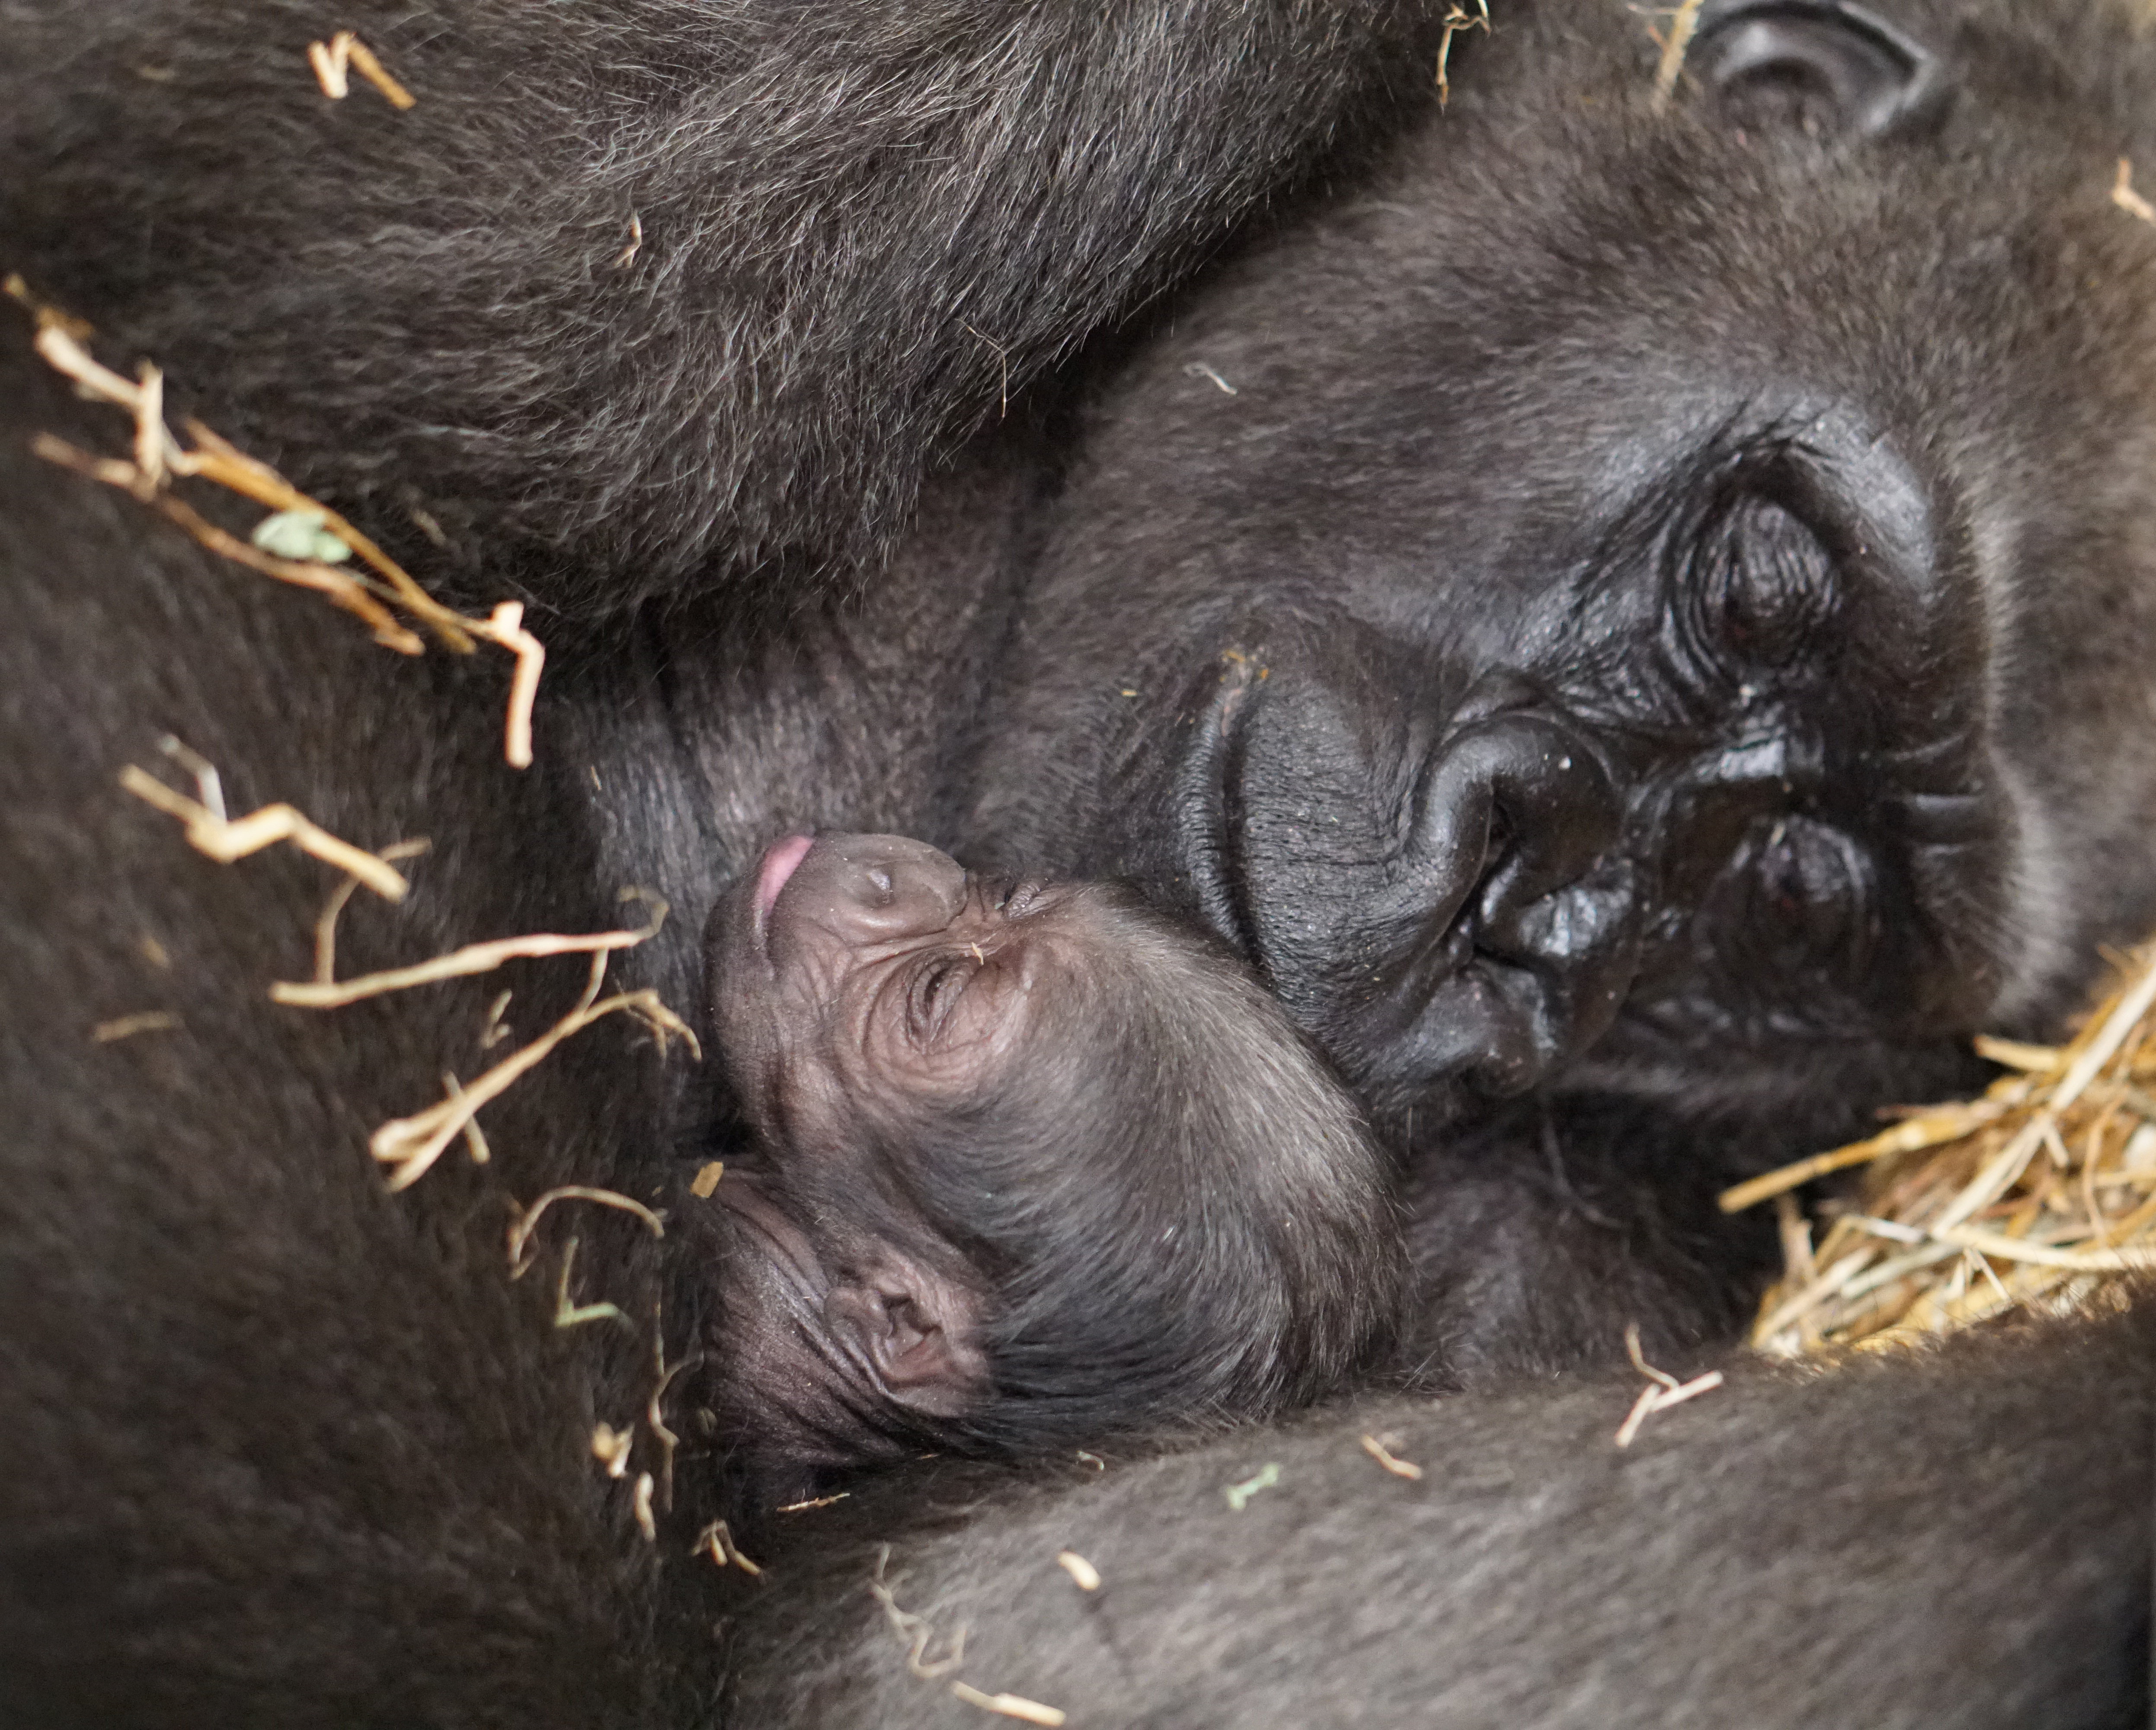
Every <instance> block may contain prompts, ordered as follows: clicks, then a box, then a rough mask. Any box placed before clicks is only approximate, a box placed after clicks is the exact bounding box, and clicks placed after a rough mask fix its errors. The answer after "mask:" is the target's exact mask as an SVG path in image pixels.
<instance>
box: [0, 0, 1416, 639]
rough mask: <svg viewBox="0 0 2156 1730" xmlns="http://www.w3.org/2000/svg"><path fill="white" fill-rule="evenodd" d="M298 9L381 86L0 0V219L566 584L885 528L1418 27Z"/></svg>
mask: <svg viewBox="0 0 2156 1730" xmlns="http://www.w3.org/2000/svg"><path fill="white" fill-rule="evenodd" d="M338 23H340V24H341V25H345V26H349V27H351V28H355V29H357V31H358V33H360V35H361V36H362V38H363V39H365V40H366V41H367V43H368V44H370V45H371V46H372V47H373V48H374V49H377V50H378V51H379V52H380V53H381V54H382V56H383V57H384V59H386V60H387V61H388V64H389V65H390V66H391V68H392V69H393V70H394V71H395V72H396V73H397V74H398V76H399V77H401V78H402V79H403V80H404V81H405V82H406V83H408V84H409V85H411V86H412V87H413V90H415V91H417V92H418V94H419V97H420V100H419V102H418V105H417V106H416V107H414V108H413V109H412V110H410V111H409V112H408V113H403V114H399V113H395V112H393V111H392V110H390V109H389V108H388V105H386V104H384V103H382V102H379V101H377V100H375V98H374V96H373V94H372V91H371V90H365V89H364V88H363V87H362V91H361V94H360V95H359V98H358V100H346V102H344V103H342V104H336V105H333V104H331V103H329V102H326V101H325V100H323V98H322V97H321V94H320V92H319V91H318V90H316V88H315V85H314V82H313V80H312V79H311V77H309V76H308V75H307V74H306V70H305V59H303V58H302V57H303V56H304V54H305V49H306V46H307V44H308V42H309V40H310V39H311V38H315V37H318V36H321V35H322V34H324V33H326V27H325V26H324V24H323V23H322V20H321V17H320V16H319V14H318V13H316V10H315V9H314V8H311V7H308V6H305V5H303V4H300V3H297V0H269V3H267V4H260V5H249V6H244V7H221V8H212V9H205V8H201V7H198V6H194V5H192V4H189V3H187V0H149V3H141V4H137V3H129V4H125V5H115V6H100V7H94V8H83V7H80V6H77V5H74V4H70V3H67V0H9V3H8V5H7V7H6V8H5V9H4V10H0V28H4V29H5V31H6V33H7V37H8V63H9V64H8V68H7V69H6V71H5V73H4V74H0V75H4V76H5V78H6V84H5V94H6V119H5V120H4V121H0V126H4V127H5V129H6V130H5V136H6V139H7V143H6V145H5V146H4V147H5V150H6V158H5V161H6V178H5V183H4V185H0V234H7V235H8V244H9V249H10V251H11V252H12V253H13V254H14V259H13V263H14V266H15V268H23V267H25V266H29V267H34V269H35V270H36V272H37V273H38V280H39V286H41V287H42V288H44V290H47V291H48V292H49V293H51V294H53V295H55V296H58V297H59V298H61V299H63V300H66V301H67V302H68V303H69V305H71V306H73V307H74V308H75V309H76V310H78V311H80V312H81V313H82V314H83V315H84V316H87V317H90V318H92V319H94V320H96V321H100V323H102V324H105V326H107V329H108V332H109V335H110V337H111V339H112V340H113V341H114V342H115V344H116V345H118V346H119V347H121V348H124V349H127V350H130V351H132V352H141V353H146V354H151V355H153V356H155V357H157V358H158V359H159V361H160V362H162V364H163V365H165V366H166V367H167V368H168V369H169V370H170V371H171V372H172V373H173V374H174V376H175V377H176V379H181V380H186V381H187V382H189V386H190V388H192V389H193V391H196V392H198V393H201V395H200V397H199V398H198V400H201V401H203V402H207V403H214V404H215V405H216V406H217V407H218V408H219V410H220V411H223V409H225V408H227V406H228V405H231V406H232V407H233V408H234V413H230V414H229V415H227V416H226V424H225V425H223V427H222V428H221V429H220V430H222V431H223V432H225V433H226V434H227V435H228V436H229V437H233V438H236V439H240V440H241V441H242V442H243V443H245V444H248V445H249V448H250V449H254V450H255V451H256V452H257V453H258V454H261V455H263V456H264V457H265V458H269V459H273V460H275V461H277V462H278V463H279V464H280V465H283V466H285V467H286V468H287V469H288V470H290V472H291V473H292V475H293V478H294V479H295V480H297V481H299V482H300V484H301V485H303V486H304V485H312V486H315V487H317V488H320V489H321V490H323V491H324V496H325V497H326V498H328V499H329V501H331V502H332V503H336V504H339V505H341V506H343V507H344V508H345V509H346V511H347V514H349V515H352V516H354V517H357V516H362V515H363V516H366V518H367V521H369V522H370V523H372V524H375V525H377V527H376V530H375V532H376V533H377V536H379V537H381V538H382V539H383V540H384V541H385V542H387V543H388V544H390V545H392V546H394V547H399V548H400V549H402V550H405V551H408V552H413V553H414V555H415V562H417V556H418V555H421V554H424V553H425V552H426V551H427V542H426V541H425V539H423V537H422V536H421V534H420V533H419V532H418V530H417V529H415V527H414V526H413V523H412V521H411V520H410V516H409V513H410V512H412V511H422V512H424V513H425V514H426V515H427V517H428V519H429V521H432V522H434V523H435V524H436V525H437V526H439V528H440V529H441V530H442V531H444V532H445V533H446V534H447V535H448V536H449V541H450V547H451V549H452V552H453V555H454V564H453V566H452V567H450V568H452V569H459V570H460V571H461V572H462V575H461V577H460V578H459V580H458V586H459V588H462V589H464V590H465V592H467V593H475V594H476V595H478V596H480V598H487V599H492V598H496V591H497V590H498V588H500V584H501V583H503V581H504V580H505V577H506V576H509V577H513V578H515V580H516V581H518V582H519V583H521V584H522V585H523V586H525V587H526V588H528V589H529V590H531V592H532V593H536V594H539V595H541V596H543V597H544V598H547V599H549V600H553V601H558V602H562V603H567V604H571V605H575V606H579V607H582V608H586V609H594V608H603V607H610V606H615V605H619V603H622V602H623V601H625V600H628V599H631V598H634V597H636V596H638V595H639V594H649V593H669V592H671V593H679V592H682V591H684V590H687V589H690V588H701V589H705V590H709V589H711V588H713V587H714V586H715V585H721V584H728V583H732V584H734V585H735V586H737V587H738V586H739V585H740V583H741V582H742V579H743V578H745V577H746V575H747V573H748V572H752V571H753V570H754V569H755V568H756V567H757V566H758V565H759V563H760V562H762V561H764V560H766V559H767V558H769V557H773V556H776V555H779V554H787V555H790V556H793V557H804V558H806V559H808V560H809V561H811V562H819V563H820V562H830V561H833V560H836V559H839V558H842V557H846V556H850V555H858V554H860V553H862V552H868V551H871V550H877V549H881V548H885V547H888V546H889V544H890V542H891V539H892V537H893V536H894V534H895V533H896V531H897V530H898V529H899V528H900V526H901V525H902V524H903V522H904V521H905V518H906V513H907V511H908V508H909V506H910V505H911V501H912V500H913V497H914V494H915V490H916V486H917V485H918V483H919V480H920V476H921V471H922V470H923V468H924V466H925V465H926V464H927V462H928V460H929V459H931V458H932V456H933V455H934V454H937V451H938V450H939V449H942V448H944V447H945V446H946V445H947V444H948V443H949V442H950V439H951V438H952V434H954V433H958V432H962V431H963V430H964V429H967V428H968V427H970V426H975V425H978V424H982V423H983V422H984V421H987V420H989V419H991V418H993V417H994V416H995V415H996V414H997V413H998V405H999V403H1002V402H1003V401H1004V400H1005V399H1006V398H1007V397H1008V395H1009V393H1010V392H1011V391H1014V390H1017V389H1019V388H1022V387H1023V386H1024V384H1025V383H1026V382H1027V381H1028V380H1029V379H1030V378H1032V377H1034V375H1035V374H1037V373H1038V372H1040V371H1041V370H1042V369H1043V367H1045V366H1046V365H1048V364H1049V363H1050V362H1053V361H1055V359H1056V358H1057V357H1059V356H1060V355H1062V354H1064V353H1065V352H1067V351H1069V350H1070V349H1071V348H1072V347H1075V345H1076V344H1078V343H1079V342H1081V341H1082V340H1083V339H1084V338H1085V337H1086V335H1087V334H1088V333H1089V332H1090V331H1093V330H1095V329H1096V328H1098V327H1100V326H1103V325H1105V324H1106V323H1108V322H1109V321H1111V320H1113V319H1114V318H1116V316H1119V315H1121V314H1123V313H1125V312H1127V311H1129V310H1131V309H1132V307H1133V306H1134V305H1137V304H1139V303H1141V302H1142V301H1143V300H1144V299H1145V298H1146V297H1147V296H1148V295H1152V294H1153V293H1155V292H1157V291H1158V290H1160V289H1162V288H1163V287H1164V286H1166V285H1168V283H1169V282H1171V281H1172V280H1174V279H1175V278H1176V277H1177V276H1178V275H1181V274H1183V273H1184V272H1186V271H1188V269H1189V268H1190V267H1191V266H1192V265H1193V264H1194V263H1196V262H1198V261H1199V260H1200V259H1203V258H1204V256H1205V255H1206V254H1207V253H1208V252H1209V251H1210V250H1213V249H1216V248H1217V247H1218V246H1219V244H1221V243H1222V241H1223V240H1224V239H1225V238H1226V236H1227V235H1228V234H1229V231H1230V230H1231V229H1232V228H1233V227H1234V226H1235V223H1237V222H1238V220H1239V219H1240V218H1242V217H1243V216H1244V215H1245V213H1248V212H1249V211H1250V209H1251V208H1253V207H1254V206H1255V205H1256V204H1258V203H1260V202H1262V201H1263V200H1265V199H1266V198H1270V196H1272V195H1273V194H1275V193H1277V192H1278V191H1279V190H1280V189H1281V187H1284V186H1286V185H1287V184H1289V183H1290V182H1293V181H1295V180H1296V179H1297V178H1298V177H1301V176H1302V175H1303V174H1305V173H1306V172H1307V171H1309V170H1310V169H1311V168H1312V167H1314V166H1315V165H1316V163H1317V161H1318V160H1319V158H1320V157H1321V155H1322V154H1323V153H1324V152H1325V151H1327V150H1328V149H1330V148H1332V147H1334V146H1338V145H1340V144H1342V142H1344V141H1346V138H1347V136H1348V135H1353V134H1355V133H1361V134H1363V135H1364V136H1373V135H1374V134H1376V133H1377V132H1378V131H1381V130H1382V129H1383V128H1384V127H1385V126H1387V125H1388V123H1389V122H1391V121H1395V120H1396V119H1397V117H1398V115H1399V110H1400V108H1401V106H1402V105H1403V104H1404V102H1409V101H1417V102H1419V101H1426V100H1428V98H1427V94H1426V90H1425V83H1426V81H1425V80H1424V77H1423V75H1422V69H1423V68H1424V66H1425V65H1426V64H1427V62H1428V56H1430V54H1434V53H1435V48H1436V44H1437V42H1438V40H1439V36H1440V27H1439V26H1438V24H1437V23H1436V21H1435V18H1434V17H1433V16H1432V9H1431V8H1426V7H1422V6H1417V5H1412V4H1409V3H1406V0H1351V3H1348V4H1344V5H1327V6H1324V7H1281V6H1276V5H1270V4H1265V3H1260V0H1214V3H1207V4H1202V5H1194V6H1189V7H1186V8H1178V9H1177V10H1175V11H1173V12H1163V11H1161V10H1160V9H1159V8H1154V7H1152V6H1148V5H1146V4H1142V3H1133V0H1116V3H1111V4H1108V5H1102V6H1060V5H1059V6H1047V7H1042V6H1034V5H1029V4H1024V3H1021V0H993V3H989V4H977V3H971V0H932V3H929V4H926V5H914V4H900V3H887V0H877V3H871V4H870V5H866V6H839V7H821V6H800V5H793V4H783V3H773V0H723V3H721V4H716V5H706V4H700V3H695V0H631V3H628V4H622V5H608V6H595V7H590V8H579V9H577V10H576V11H574V12H573V13H565V12H564V11H563V10H562V8H558V7H546V8H532V7H531V6H527V5H525V4H523V3H521V0H478V3H475V4H468V5H459V6H456V7H453V8H452V7H447V6H439V5H408V4H394V3H392V4H386V5H383V4H373V5H362V6H360V7H358V8H356V9H353V10H351V11H348V12H347V13H346V14H344V15H343V16H342V17H341V18H340V19H339V20H338ZM295 68H297V69H299V75H298V76H296V77H295V75H294V73H295ZM636 236H640V237H641V239H640V244H637V245H636V247H635V249H634V254H633V255H632V254H631V252H630V247H631V243H632V239H634V237H636ZM227 287H229V288H234V289H238V290H240V291H239V292H238V293H236V294H234V293H228V292H225V291H224V290H225V289H226V288H227ZM407 364H409V365H411V366H412V367H413V368H414V369H415V370H416V371H418V372H423V373H424V375H425V382H424V387H423V389H422V390H419V391H418V392H414V391H413V390H411V389H409V388H406V384H405V381H404V380H403V377H401V376H400V374H401V370H402V368H403V367H404V366H406V365H407ZM430 563H431V564H433V565H434V567H441V565H442V561H441V560H440V559H439V558H434V559H433V560H431V561H430Z"/></svg>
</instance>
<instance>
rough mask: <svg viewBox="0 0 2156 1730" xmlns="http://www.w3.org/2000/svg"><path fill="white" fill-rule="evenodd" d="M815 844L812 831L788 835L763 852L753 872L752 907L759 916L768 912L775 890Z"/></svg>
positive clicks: (783, 883)
mask: <svg viewBox="0 0 2156 1730" xmlns="http://www.w3.org/2000/svg"><path fill="white" fill-rule="evenodd" d="M815 844H816V838H815V837H814V835H788V837H787V838H786V839H784V840H783V841H780V842H778V843H777V844H774V845H773V847H772V849H771V850H770V851H769V852H767V853H766V854H765V855H763V863H762V865H761V866H759V867H758V868H757V874H756V911H757V916H758V917H759V918H764V917H767V916H769V914H770V912H771V909H772V906H773V903H775V902H776V901H778V892H779V891H781V890H783V888H785V887H786V885H787V880H788V879H789V878H791V877H792V876H793V873H794V872H795V870H798V868H799V866H800V864H801V861H802V860H804V859H806V858H808V855H809V851H810V850H811V849H813V848H814V846H815Z"/></svg>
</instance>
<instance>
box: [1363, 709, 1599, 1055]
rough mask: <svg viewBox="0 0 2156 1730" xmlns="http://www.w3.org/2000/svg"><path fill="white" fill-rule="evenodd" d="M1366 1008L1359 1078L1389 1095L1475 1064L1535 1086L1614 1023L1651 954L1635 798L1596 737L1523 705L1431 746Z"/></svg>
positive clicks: (1378, 928)
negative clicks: (1626, 824) (1624, 848)
mask: <svg viewBox="0 0 2156 1730" xmlns="http://www.w3.org/2000/svg"><path fill="white" fill-rule="evenodd" d="M1411 815H1412V823H1411V827H1410V829H1409V838H1408V844H1407V846H1406V848H1405V850H1404V854H1403V856H1402V858H1401V860H1400V862H1399V870H1398V871H1397V873H1396V875H1395V877H1394V881H1393V882H1392V883H1391V884H1390V885H1389V886H1388V889H1387V890H1386V891H1385V892H1383V893H1382V894H1379V895H1377V896H1373V897H1372V898H1371V900H1370V901H1369V902H1368V904H1367V906H1366V908H1365V910H1364V912H1365V917H1366V918H1367V920H1368V931H1369V935H1370V937H1371V939H1372V953H1371V955H1370V964H1369V965H1368V967H1367V968H1366V969H1365V979H1364V981H1363V989H1362V990H1361V991H1359V992H1357V993H1354V996H1355V997H1356V998H1359V999H1360V1002H1359V1004H1358V1005H1357V1006H1356V1007H1355V1008H1354V1009H1353V1010H1352V1011H1351V1014H1352V1016H1353V1022H1354V1024H1355V1034H1356V1036H1355V1037H1354V1038H1353V1040H1352V1041H1351V1045H1352V1048H1353V1049H1354V1050H1357V1051H1358V1053H1360V1054H1361V1055H1362V1057H1363V1061H1362V1063H1361V1064H1360V1065H1358V1067H1359V1068H1361V1069H1362V1070H1363V1071H1364V1072H1363V1075H1361V1076H1360V1077H1359V1078H1358V1079H1360V1080H1361V1081H1363V1084H1364V1085H1365V1086H1369V1087H1370V1088H1372V1089H1373V1091H1375V1092H1378V1093H1379V1094H1380V1095H1405V1096H1412V1095H1413V1094H1414V1093H1415V1092H1418V1091H1422V1090H1424V1089H1425V1088H1427V1087H1428V1086H1429V1085H1430V1083H1431V1082H1434V1081H1445V1080H1455V1079H1456V1080H1459V1081H1466V1082H1467V1083H1469V1084H1470V1085H1471V1086H1474V1087H1475V1088H1476V1090H1477V1091H1481V1092H1484V1093H1488V1094H1495V1095H1503V1094H1511V1093H1517V1092H1520V1091H1522V1090H1524V1089H1526V1088H1528V1087H1531V1086H1533V1085H1534V1084H1535V1083H1536V1082H1537V1081H1540V1080H1541V1079H1542V1078H1543V1076H1544V1075H1548V1073H1550V1071H1551V1070H1553V1069H1555V1068H1557V1067H1558V1066H1559V1065H1562V1064H1563V1063H1564V1062H1565V1061H1566V1060H1568V1059H1570V1058H1571V1057H1573V1055H1576V1054H1577V1053H1578V1052H1579V1051H1580V1050H1583V1049H1584V1048H1585V1046H1587V1045H1589V1043H1591V1042H1592V1041H1593V1040H1594V1039H1595V1038H1596V1037H1597V1036H1598V1035H1599V1034H1601V1033H1602V1032H1603V1031H1604V1029H1606V1028H1607V1027H1608V1026H1609V1022H1610V1019H1611V1018H1612V1017H1614V1015H1615V1014H1616V1012H1617V1009H1618V1005H1619V1004H1620V1003H1621V1002H1622V1000H1623V998H1624V995H1625V988H1627V986H1628V985H1629V984H1630V981H1631V978H1632V975H1633V973H1634V971H1635V968H1636V967H1637V965H1638V955H1639V932H1638V923H1639V917H1638V912H1639V910H1638V896H1636V895H1635V893H1634V885H1633V870H1632V867H1631V865H1630V862H1629V861H1628V860H1626V858H1625V856H1624V855H1623V854H1622V852H1621V850H1620V838H1621V832H1622V828H1623V817H1624V811H1623V802H1622V800H1621V799H1620V797H1619V795H1618V793H1617V792H1616V790H1615V788H1614V786H1613V784H1612V780H1611V776H1610V773H1609V770H1608V769H1607V768H1605V767H1604V764H1603V762H1602V761H1601V760H1600V758H1599V756H1598V755H1597V754H1596V753H1595V752H1594V751H1593V750H1592V749H1591V748H1589V745H1588V743H1587V741H1586V739H1585V737H1584V734H1583V733H1581V732H1578V731H1577V730H1576V729H1575V728H1573V726H1571V725H1570V724H1569V723H1568V722H1567V721H1563V720H1562V719H1560V718H1558V716H1554V715H1552V714H1549V713H1546V712H1537V711H1533V710H1527V711H1514V712H1510V713H1504V714H1500V715H1497V716H1493V717H1491V718H1490V719H1487V720H1483V721H1473V722H1471V723H1470V724H1468V725H1466V726H1463V727H1460V729H1459V730H1458V731H1456V732H1455V733H1454V734H1453V735H1452V737H1450V738H1449V739H1448V740H1447V741H1446V742H1445V744H1444V745H1443V746H1442V747H1440V749H1439V750H1438V752H1436V753H1435V756H1434V757H1432V758H1431V760H1430V764H1429V767H1428V769H1427V772H1426V773H1425V774H1424V777H1423V778H1422V781H1421V784H1420V786H1419V788H1418V789H1417V792H1416V794H1415V797H1414V801H1413V803H1412V807H1411Z"/></svg>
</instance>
